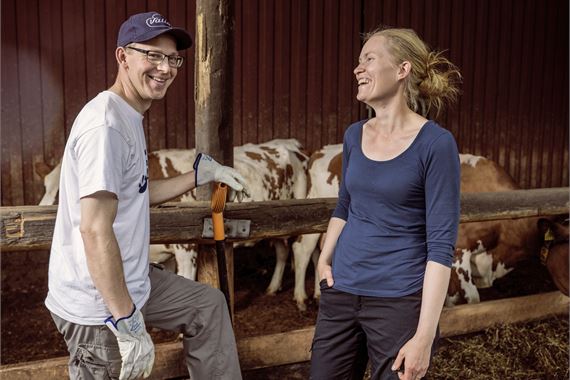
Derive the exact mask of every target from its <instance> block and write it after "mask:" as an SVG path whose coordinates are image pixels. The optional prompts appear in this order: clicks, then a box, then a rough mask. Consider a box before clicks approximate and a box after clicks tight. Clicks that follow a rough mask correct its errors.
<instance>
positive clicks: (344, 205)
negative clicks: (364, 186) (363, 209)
mask: <svg viewBox="0 0 570 380" xmlns="http://www.w3.org/2000/svg"><path fill="white" fill-rule="evenodd" d="M349 131H350V128H349V129H348V130H347V131H346V133H345V135H344V141H343V143H342V176H341V178H340V184H339V189H338V201H337V204H336V208H335V209H334V211H333V214H332V216H333V217H336V218H340V219H343V220H347V219H348V207H349V206H350V194H349V193H348V190H347V189H346V183H345V180H344V179H345V178H346V168H347V167H348V156H349V155H350V149H349V147H348V146H349V144H348V133H349Z"/></svg>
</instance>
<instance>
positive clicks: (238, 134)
mask: <svg viewBox="0 0 570 380" xmlns="http://www.w3.org/2000/svg"><path fill="white" fill-rule="evenodd" d="M246 1H247V0H246ZM242 8H243V0H236V1H235V4H234V17H235V23H234V56H233V63H234V95H233V109H234V112H233V134H234V136H233V139H234V144H235V145H236V146H238V145H243V139H242V136H243V128H242V122H241V120H242V112H243V110H242V83H243V72H242V60H243V57H242V49H243V45H242V41H243V38H242V33H243V15H242V11H243V9H242Z"/></svg>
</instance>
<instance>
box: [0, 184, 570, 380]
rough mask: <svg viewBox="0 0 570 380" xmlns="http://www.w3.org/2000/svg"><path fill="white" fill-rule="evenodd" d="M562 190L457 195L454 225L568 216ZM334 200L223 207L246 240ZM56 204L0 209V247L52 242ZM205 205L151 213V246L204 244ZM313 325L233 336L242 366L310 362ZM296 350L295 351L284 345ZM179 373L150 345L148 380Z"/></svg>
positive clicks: (20, 367)
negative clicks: (246, 224)
mask: <svg viewBox="0 0 570 380" xmlns="http://www.w3.org/2000/svg"><path fill="white" fill-rule="evenodd" d="M568 197H569V188H552V189H535V190H517V191H509V192H501V193H476V194H464V195H462V199H461V222H464V223H467V222H475V221H486V220H498V219H513V218H522V217H536V216H551V215H558V214H567V213H568V210H569V209H568V207H569V204H570V202H569V199H568ZM335 205H336V199H334V198H325V199H305V200H290V201H271V202H252V203H242V204H228V205H227V206H226V210H225V212H224V214H225V217H226V218H227V219H249V220H251V227H250V235H249V238H250V239H256V238H268V237H277V236H288V235H297V234H303V233H312V232H324V231H325V230H326V227H327V223H328V219H329V217H330V215H331V213H332V211H333V209H334V207H335ZM56 211H57V208H56V206H22V207H1V208H0V239H1V244H0V249H1V250H2V251H18V250H20V251H24V250H26V251H27V250H33V249H47V248H49V246H50V243H51V237H52V231H53V226H54V222H55V215H56ZM210 212H211V211H210V206H209V202H200V203H192V204H180V203H178V204H172V205H167V206H165V207H160V208H153V209H152V210H151V243H171V242H187V241H188V242H189V241H194V242H205V240H204V239H203V238H202V230H203V223H204V218H208V217H210ZM569 304H570V303H569V299H568V297H565V296H564V295H562V294H561V293H560V292H552V293H546V294H538V295H533V296H527V297H518V298H513V299H505V300H497V301H489V302H483V303H480V304H472V305H461V306H456V307H452V308H444V311H443V314H442V318H441V334H442V336H444V337H445V336H452V335H457V334H464V333H468V332H473V331H478V330H481V329H484V328H487V327H490V326H492V325H494V324H497V323H514V322H522V321H530V320H535V319H540V318H544V317H546V316H548V315H557V314H566V315H567V314H568V307H569ZM313 333H314V328H307V329H302V330H296V331H291V332H287V333H281V334H273V335H266V336H259V337H251V338H244V339H240V340H239V341H238V351H239V355H240V362H241V364H242V368H243V369H245V370H247V369H254V368H262V367H269V366H276V365H282V364H289V363H295V362H300V361H305V360H308V359H309V345H310V342H311V339H312V336H313ZM291 347H295V349H293V350H292V349H291ZM185 374H186V369H185V365H184V363H183V357H182V352H181V344H180V343H165V344H159V345H157V347H156V359H155V368H154V370H153V374H152V376H151V378H152V379H164V378H172V377H177V376H184V375H185ZM67 376H68V375H67V358H56V359H50V360H42V361H37V362H29V363H21V364H14V365H5V366H0V378H2V379H40V378H41V379H59V378H66V377H67Z"/></svg>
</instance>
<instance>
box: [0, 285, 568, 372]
mask: <svg viewBox="0 0 570 380" xmlns="http://www.w3.org/2000/svg"><path fill="white" fill-rule="evenodd" d="M569 305H570V303H569V299H568V297H566V296H564V295H563V294H562V293H560V292H558V291H556V292H551V293H545V294H537V295H531V296H525V297H516V298H509V299H503V300H496V301H487V302H482V303H478V304H471V305H460V306H454V307H450V308H444V309H443V313H442V316H441V321H440V334H441V336H442V337H449V336H455V335H459V334H466V333H470V332H474V331H479V330H482V329H485V328H489V327H492V326H494V325H497V324H499V323H516V322H529V321H533V320H537V319H542V318H546V317H548V316H553V315H567V314H568V306H569ZM314 332H315V329H314V327H310V328H305V329H300V330H295V331H290V332H286V333H279V334H271V335H263V336H257V337H249V338H243V339H239V340H238V342H237V343H238V353H239V358H240V364H241V367H242V370H250V369H256V368H264V367H273V366H277V365H283V364H291V363H298V362H303V361H307V360H309V359H310V352H309V349H310V346H311V341H312V338H313V334H314ZM68 360H69V358H67V357H61V358H55V359H47V360H40V361H35V362H27V363H18V364H9V365H3V366H0V378H2V379H6V380H28V379H66V378H68V377H69V376H68V373H67V362H68ZM180 376H187V370H186V365H185V363H184V355H183V352H182V343H180V342H176V343H162V344H157V345H156V358H155V364H154V367H153V370H152V375H151V376H150V378H149V379H168V378H174V377H180Z"/></svg>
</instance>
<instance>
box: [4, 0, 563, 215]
mask: <svg viewBox="0 0 570 380" xmlns="http://www.w3.org/2000/svg"><path fill="white" fill-rule="evenodd" d="M1 7H2V9H1V13H2V20H1V21H2V26H1V27H2V45H1V54H2V56H1V58H2V59H1V74H2V76H1V95H2V97H1V102H2V104H1V107H2V115H1V129H0V137H1V148H2V151H1V182H2V183H1V193H2V194H1V195H2V199H1V201H2V205H17V204H35V203H37V202H38V201H39V199H40V197H41V195H42V192H43V185H42V179H41V178H40V176H39V175H38V174H37V173H36V172H35V169H34V168H35V164H36V163H40V162H45V163H48V164H50V165H53V164H55V163H56V162H58V160H59V158H60V156H61V154H62V151H63V146H64V144H65V138H66V136H67V134H68V133H69V129H70V128H71V125H72V123H73V120H74V118H75V116H76V115H77V113H78V112H79V110H80V109H81V107H82V106H83V105H84V104H85V102H86V101H87V100H89V99H91V98H92V97H94V96H95V95H96V94H97V93H98V92H100V91H102V90H104V89H105V88H107V87H109V86H110V85H111V84H112V83H113V81H114V78H115V74H116V64H115V58H114V48H115V46H116V42H115V41H116V34H117V31H118V28H119V26H120V24H121V22H122V21H123V20H124V19H125V18H126V17H127V15H129V14H132V13H135V12H140V11H146V10H156V11H159V12H160V13H162V14H164V15H165V16H166V17H167V18H169V20H170V21H171V22H172V23H173V24H174V25H181V26H185V27H186V28H187V29H188V30H190V31H193V30H194V28H195V21H194V19H195V1H185V0H129V1H127V0H98V1H93V0H43V1H40V0H2V2H1ZM380 24H384V25H389V26H398V27H412V28H414V29H415V30H416V31H417V32H418V34H420V36H422V37H423V38H424V39H425V40H426V42H427V43H428V44H429V45H430V46H432V47H433V48H436V49H438V50H446V55H447V56H448V57H449V58H450V59H451V60H452V61H453V62H454V63H455V64H457V65H458V66H459V67H460V69H461V71H462V73H463V76H464V82H463V86H462V91H463V94H462V97H461V99H460V102H459V104H457V106H456V107H455V108H454V109H453V110H451V111H450V112H448V113H446V114H445V115H443V116H442V117H441V118H440V120H439V121H440V122H441V124H442V125H443V126H445V127H446V128H449V129H450V130H451V131H452V132H453V134H454V135H455V137H456V139H457V141H458V144H459V147H460V150H461V151H462V152H465V153H473V154H480V155H485V156H487V157H489V158H492V159H494V160H496V161H498V162H499V163H500V164H501V165H503V166H504V167H505V168H506V169H507V171H508V172H509V173H511V175H513V176H514V177H515V179H516V180H517V181H518V182H519V183H520V184H521V185H522V186H523V187H526V188H534V187H554V186H568V45H569V41H568V2H567V1H565V0H495V1H491V0H477V1H472V0H464V1H460V0H384V1H378V0H359V1H350V0H236V2H235V34H234V38H235V41H234V44H235V45H234V46H235V48H234V49H235V56H234V70H235V71H234V97H233V98H234V104H233V108H234V143H235V144H236V145H239V144H243V143H246V142H263V141H266V140H269V139H271V138H284V137H293V138H297V139H299V140H300V141H301V142H302V143H303V144H304V146H305V147H306V148H307V149H308V150H309V151H310V150H314V149H316V148H319V147H321V146H322V145H325V144H329V143H337V142H341V140H342V134H343V132H344V130H345V128H346V126H348V125H349V124H350V123H351V122H353V121H356V120H358V119H360V118H363V117H364V116H365V115H366V112H365V109H364V107H363V106H362V105H360V104H358V102H357V101H356V100H355V91H356V87H355V81H354V78H353V74H352V70H353V68H354V66H355V64H356V61H357V57H358V54H359V50H360V38H359V34H360V33H362V32H365V31H369V30H371V29H373V28H374V27H376V26H378V25H380ZM187 54H188V58H190V59H189V60H188V63H187V64H186V66H185V67H184V68H183V69H182V70H179V74H178V78H177V79H176V81H175V82H174V84H173V85H172V86H171V88H170V90H169V92H168V95H167V96H166V98H165V99H164V100H162V101H159V102H156V103H155V104H153V107H152V108H151V110H150V111H149V112H148V113H147V114H146V115H145V129H146V133H147V138H148V145H149V149H150V150H156V149H161V148H184V147H193V146H194V103H193V94H194V73H193V62H192V61H193V59H192V58H193V54H194V51H193V50H192V49H191V50H189V51H188V53H187Z"/></svg>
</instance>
